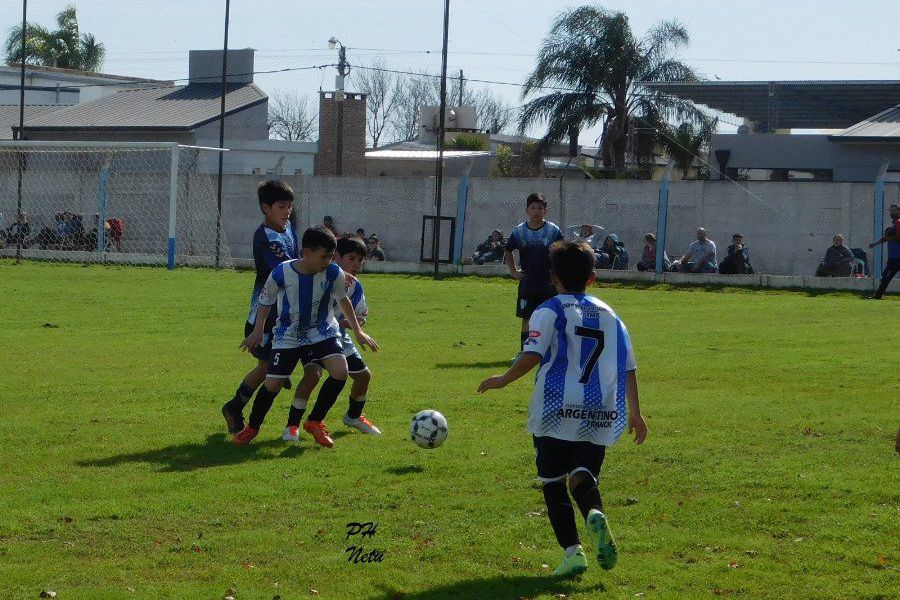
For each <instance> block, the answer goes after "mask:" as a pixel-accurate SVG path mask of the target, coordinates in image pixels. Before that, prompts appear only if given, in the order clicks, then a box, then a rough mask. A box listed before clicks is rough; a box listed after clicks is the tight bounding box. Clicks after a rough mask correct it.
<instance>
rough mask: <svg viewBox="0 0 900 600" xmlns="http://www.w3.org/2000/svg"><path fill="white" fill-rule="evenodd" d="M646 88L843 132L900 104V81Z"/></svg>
mask: <svg viewBox="0 0 900 600" xmlns="http://www.w3.org/2000/svg"><path fill="white" fill-rule="evenodd" d="M644 85H645V86H646V87H648V88H651V89H654V90H658V91H660V92H665V93H667V94H671V95H673V96H677V97H679V98H682V99H685V100H691V101H693V102H696V103H697V104H703V105H705V106H708V107H710V108H713V109H716V110H719V111H722V112H725V113H730V114H733V115H737V116H739V117H744V118H747V119H750V120H752V121H755V122H757V123H760V124H762V125H767V126H768V129H769V130H770V131H771V130H775V129H844V128H846V127H850V126H851V125H854V124H856V123H859V122H860V121H863V120H865V119H867V118H868V117H870V116H872V115H875V114H877V113H880V112H882V111H884V110H885V109H887V108H890V107H892V106H895V105H897V104H898V102H900V81H897V80H892V81H877V80H872V81H867V80H858V81H700V82H695V83H676V82H665V83H645V84H644Z"/></svg>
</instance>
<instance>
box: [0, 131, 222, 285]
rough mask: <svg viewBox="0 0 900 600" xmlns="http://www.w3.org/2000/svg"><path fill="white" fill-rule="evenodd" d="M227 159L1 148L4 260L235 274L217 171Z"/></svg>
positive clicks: (169, 149) (27, 145)
mask: <svg viewBox="0 0 900 600" xmlns="http://www.w3.org/2000/svg"><path fill="white" fill-rule="evenodd" d="M226 151H227V150H225V149H220V148H211V147H201V146H186V145H181V144H177V143H171V142H169V143H166V142H92V141H84V142H82V141H67V142H60V141H0V214H2V215H3V217H2V218H0V257H15V258H16V259H30V260H43V261H60V262H85V263H96V262H102V263H117V264H144V265H165V266H167V267H168V268H170V269H174V268H175V267H176V266H178V265H185V266H225V267H230V266H231V265H232V261H231V256H230V252H229V251H228V245H227V243H226V241H225V239H224V235H223V233H222V232H223V231H224V228H223V227H222V223H221V215H220V214H219V211H218V208H217V203H216V191H215V190H216V187H215V181H214V178H215V176H216V174H215V173H214V172H213V171H214V169H215V168H216V167H215V166H216V165H217V163H218V161H217V155H218V153H220V152H226ZM217 257H218V260H217Z"/></svg>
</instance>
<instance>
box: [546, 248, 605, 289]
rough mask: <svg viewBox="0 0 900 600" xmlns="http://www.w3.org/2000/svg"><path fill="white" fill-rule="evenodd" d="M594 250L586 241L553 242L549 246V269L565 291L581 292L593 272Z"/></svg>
mask: <svg viewBox="0 0 900 600" xmlns="http://www.w3.org/2000/svg"><path fill="white" fill-rule="evenodd" d="M595 260H596V259H595V257H594V251H593V250H591V247H590V246H588V244H587V242H565V241H558V242H554V243H553V245H552V246H550V271H551V272H552V273H554V274H555V275H556V276H557V277H558V278H559V281H560V283H562V285H563V287H564V288H565V289H566V291H567V292H576V293H580V292H583V291H584V290H585V289H586V288H587V283H588V279H590V278H591V274H592V273H593V272H594V261H595Z"/></svg>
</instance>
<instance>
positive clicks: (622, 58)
mask: <svg viewBox="0 0 900 600" xmlns="http://www.w3.org/2000/svg"><path fill="white" fill-rule="evenodd" d="M688 40H689V37H688V33H687V30H685V28H684V27H683V26H682V25H681V24H679V23H678V22H677V21H663V22H662V23H660V24H659V25H657V26H656V27H654V28H653V29H651V30H650V31H649V32H648V33H647V35H646V36H645V37H644V38H643V39H638V38H636V37H635V36H634V33H633V32H632V31H631V26H630V25H629V23H628V17H627V16H626V15H625V13H622V12H611V11H608V10H606V9H604V8H601V7H599V6H582V7H579V8H574V9H570V10H568V11H565V12H563V13H562V14H560V15H559V16H558V17H557V18H556V19H555V20H554V22H553V26H552V27H551V29H550V33H549V34H548V35H547V37H546V38H544V41H543V42H542V43H541V47H540V50H539V51H538V57H537V65H536V66H535V68H534V71H533V72H532V73H531V75H529V77H528V79H527V80H526V81H525V85H524V88H523V90H522V98H523V99H526V98H528V97H529V96H533V95H535V94H537V93H538V92H541V91H544V90H549V91H548V93H546V94H544V95H543V96H539V97H537V98H534V99H533V100H530V101H529V102H527V103H526V104H525V105H524V106H523V107H522V111H521V113H520V116H519V131H520V132H521V133H524V132H525V130H526V129H527V128H528V127H529V126H530V125H532V124H535V123H539V122H545V121H546V122H547V123H548V127H547V133H546V134H545V135H544V137H543V138H541V140H540V142H539V150H543V149H545V148H547V147H549V146H552V145H555V144H558V143H560V142H561V141H562V140H563V139H564V138H568V139H569V148H570V150H569V153H570V155H572V156H574V154H575V151H576V149H577V145H578V133H579V132H580V131H581V130H583V129H586V128H588V127H591V126H593V125H596V124H597V123H602V126H603V133H602V136H601V140H602V141H601V148H602V152H603V164H604V166H606V167H613V168H614V169H615V170H616V172H617V173H622V172H623V171H624V170H625V155H626V149H627V147H628V143H629V137H630V135H631V133H632V128H633V127H634V126H635V123H636V120H637V119H639V118H643V117H650V116H654V115H658V116H659V117H660V118H661V119H663V120H668V119H678V120H683V121H688V122H693V123H700V122H702V121H703V119H704V118H705V115H703V113H702V112H700V110H699V109H697V108H696V107H695V106H694V105H693V104H692V103H691V102H689V101H685V100H680V99H677V98H673V97H670V96H666V95H665V94H662V93H660V92H656V91H654V90H652V89H648V88H646V87H644V86H642V85H641V82H657V81H697V80H699V79H700V77H699V75H698V74H697V73H696V72H695V71H694V70H693V69H691V68H690V67H689V66H687V65H685V64H684V63H682V62H680V61H678V60H676V59H675V58H673V56H672V55H673V53H674V51H675V50H677V49H678V48H680V47H681V46H684V45H686V44H687V43H688Z"/></svg>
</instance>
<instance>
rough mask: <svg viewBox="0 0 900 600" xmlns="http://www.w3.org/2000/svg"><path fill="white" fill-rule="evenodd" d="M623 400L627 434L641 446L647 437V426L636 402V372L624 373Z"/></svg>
mask: <svg viewBox="0 0 900 600" xmlns="http://www.w3.org/2000/svg"><path fill="white" fill-rule="evenodd" d="M625 399H626V400H627V402H628V433H629V434H631V433H633V434H634V441H635V443H638V444H643V443H644V438H646V437H647V424H646V423H644V417H643V415H641V403H640V401H639V400H638V383H637V371H627V372H626V373H625Z"/></svg>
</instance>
